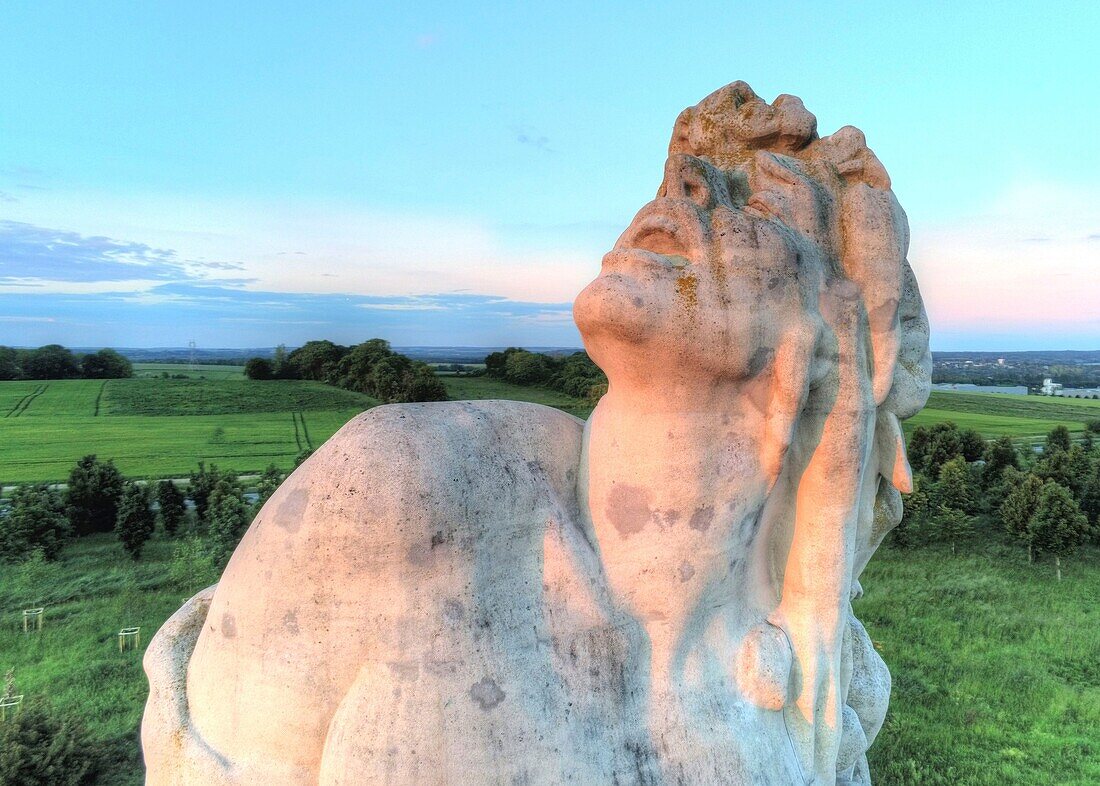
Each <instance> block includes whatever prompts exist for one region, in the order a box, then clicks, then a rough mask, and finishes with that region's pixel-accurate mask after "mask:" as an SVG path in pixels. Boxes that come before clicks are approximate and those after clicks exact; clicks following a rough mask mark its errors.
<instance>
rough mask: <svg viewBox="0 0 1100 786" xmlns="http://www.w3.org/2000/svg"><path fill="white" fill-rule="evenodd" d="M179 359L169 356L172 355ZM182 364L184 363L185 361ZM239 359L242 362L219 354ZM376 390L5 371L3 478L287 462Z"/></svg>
mask: <svg viewBox="0 0 1100 786" xmlns="http://www.w3.org/2000/svg"><path fill="white" fill-rule="evenodd" d="M162 365H164V366H165V367H171V364H162ZM178 368H181V369H185V368H186V367H185V366H180V367H178ZM211 368H212V369H217V370H222V371H225V370H229V371H231V372H232V373H234V374H235V373H237V372H236V371H233V370H234V369H236V368H237V367H235V366H212V367H211ZM442 379H443V383H444V385H445V386H446V388H447V393H448V395H449V396H450V397H451V398H452V399H455V400H462V399H510V400H515V401H531V402H534V403H538V404H545V405H547V406H551V407H555V408H557V409H561V410H563V411H565V412H568V413H570V414H572V415H576V416H577V417H581V418H585V417H587V416H588V414H589V413H590V412H591V411H592V404H591V403H590V402H589V401H587V400H585V399H580V398H574V397H572V396H568V395H566V394H564V393H560V392H558V391H554V390H549V389H547V388H540V387H529V386H522V385H513V384H510V383H508V382H504V381H502V380H497V379H492V378H489V377H467V376H446V377H443V378H442ZM377 404H378V402H377V401H375V400H374V399H372V398H371V397H369V396H365V395H362V394H359V393H353V392H351V391H347V390H341V389H339V388H335V387H332V386H330V385H323V384H321V383H319V382H304V381H299V380H274V381H269V382H254V381H251V380H247V379H244V378H243V377H240V376H238V377H232V376H229V375H228V373H227V374H226V375H225V376H223V377H222V378H218V379H215V378H206V379H200V378H197V377H194V378H188V379H163V378H160V377H146V378H134V379H112V380H107V381H102V380H51V381H44V382H36V381H18V382H0V484H12V483H24V482H33V481H60V480H64V479H65V477H66V476H67V475H68V472H69V470H70V469H71V468H72V466H73V464H74V463H75V462H76V461H77V459H79V458H80V457H81V456H83V455H85V454H87V453H95V454H96V455H98V456H100V457H102V458H112V459H114V460H115V462H116V464H117V465H118V467H119V469H120V470H121V471H122V472H123V473H124V474H126V475H127V476H131V477H150V478H153V477H169V476H170V477H180V476H183V475H186V474H187V473H188V472H190V471H191V470H192V469H193V468H194V467H195V465H196V464H197V463H198V462H199V461H206V462H208V463H215V464H218V465H219V466H221V467H224V468H226V469H232V470H235V471H237V472H242V473H248V472H257V471H260V470H262V469H263V468H264V467H265V466H267V465H268V464H271V463H274V464H275V465H276V466H278V467H280V468H283V469H287V468H289V467H291V466H292V465H293V462H294V458H295V456H297V455H298V453H300V452H301V451H302V450H304V449H306V448H316V447H318V446H319V445H321V443H323V442H324V441H325V440H327V439H328V438H329V437H330V436H332V435H333V434H334V433H335V432H336V431H337V430H338V429H339V428H340V427H341V426H343V425H344V423H346V422H347V421H348V420H350V419H351V418H352V417H354V416H355V415H356V414H358V413H359V412H362V411H363V410H365V409H369V408H370V407H372V406H376V405H377ZM1093 419H1100V401H1093V400H1085V399H1059V398H1045V397H1039V396H1009V395H1003V396H1002V395H996V394H974V393H954V392H945V391H936V392H934V393H933V394H932V396H931V398H930V399H929V401H928V406H927V407H926V408H925V409H924V410H923V411H922V412H920V414H918V415H917V416H916V417H914V418H912V419H910V420H908V421H906V423H905V427H906V431H908V432H911V431H912V429H913V428H915V427H917V426H920V425H931V424H934V423H938V422H942V421H947V420H951V421H954V422H955V423H957V424H958V425H960V426H964V427H969V428H974V429H976V430H977V431H979V432H980V433H981V434H982V435H983V436H985V437H986V438H987V439H992V438H995V437H997V436H1000V435H1001V434H1008V435H1010V436H1012V437H1013V438H1016V439H1018V440H1020V441H1021V442H1037V441H1040V440H1041V439H1042V438H1043V437H1044V435H1045V434H1046V433H1047V432H1048V431H1050V430H1051V429H1052V428H1054V427H1055V426H1059V425H1064V426H1066V427H1067V428H1068V429H1070V431H1072V432H1078V433H1079V432H1081V431H1082V429H1083V428H1084V424H1085V422H1087V421H1088V420H1093Z"/></svg>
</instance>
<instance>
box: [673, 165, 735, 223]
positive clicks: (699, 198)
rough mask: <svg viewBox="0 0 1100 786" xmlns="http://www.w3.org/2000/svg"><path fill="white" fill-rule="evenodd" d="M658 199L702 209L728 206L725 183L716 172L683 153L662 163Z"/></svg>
mask: <svg viewBox="0 0 1100 786" xmlns="http://www.w3.org/2000/svg"><path fill="white" fill-rule="evenodd" d="M657 196H658V197H668V198H669V199H689V200H691V201H692V202H694V203H695V204H697V205H699V207H702V208H704V209H707V210H710V209H712V208H714V207H716V206H717V205H730V204H732V200H731V197H730V187H729V181H728V180H727V179H726V175H725V174H724V173H723V172H722V171H721V170H719V169H718V168H716V167H714V166H711V165H710V164H708V163H707V162H706V161H704V160H703V159H701V158H696V157H695V156H692V155H688V154H687V153H673V154H672V155H670V156H669V157H668V160H667V161H665V178H664V180H663V181H662V182H661V187H660V189H658V191H657Z"/></svg>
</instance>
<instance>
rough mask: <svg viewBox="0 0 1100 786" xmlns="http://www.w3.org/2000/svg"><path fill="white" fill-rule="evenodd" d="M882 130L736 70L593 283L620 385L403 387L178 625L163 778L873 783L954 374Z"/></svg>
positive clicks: (596, 334)
mask: <svg viewBox="0 0 1100 786" xmlns="http://www.w3.org/2000/svg"><path fill="white" fill-rule="evenodd" d="M908 243H909V235H908V225H907V222H906V218H905V214H904V212H903V211H902V209H901V207H900V205H898V202H897V200H896V199H895V198H894V195H893V192H892V191H891V190H890V179H889V177H888V175H887V174H886V170H885V169H884V167H883V166H882V164H881V163H880V162H879V161H878V159H877V158H876V157H875V155H874V153H872V152H871V150H870V149H869V148H868V147H867V145H866V141H865V139H864V136H863V134H862V133H861V132H859V131H858V130H856V129H854V128H851V127H846V128H842V129H841V130H839V131H837V132H836V133H834V134H832V135H831V136H827V137H823V138H822V137H819V136H818V133H817V121H816V119H815V118H814V116H813V115H812V114H810V113H809V112H808V111H807V110H806V108H805V107H804V106H803V104H802V102H801V101H800V100H799V99H797V98H795V97H793V96H780V97H779V98H777V99H776V100H775V101H773V102H771V103H767V102H766V101H764V100H762V99H761V98H759V97H758V96H757V95H756V94H755V93H754V92H753V91H752V90H751V89H750V88H749V87H748V85H746V84H744V83H743V82H735V83H733V84H731V85H728V86H726V87H724V88H722V89H720V90H718V91H716V92H715V93H713V94H712V95H710V96H708V97H707V98H705V99H704V100H703V101H701V102H700V103H699V104H698V105H697V106H694V107H691V108H689V109H686V110H684V112H683V113H681V115H680V117H679V118H678V119H677V120H676V123H675V127H674V129H673V135H672V141H671V144H670V146H669V155H668V160H667V161H666V163H665V167H664V177H663V180H662V182H661V185H660V188H659V189H658V192H657V197H656V198H655V199H654V200H653V201H652V202H650V203H649V204H647V205H646V206H645V207H643V208H642V209H641V211H640V212H639V213H638V215H637V216H636V217H635V219H634V221H633V222H632V223H631V225H630V226H629V227H628V228H627V229H626V231H625V232H624V234H623V235H622V237H621V238H620V239H619V241H618V242H617V243H616V244H615V247H614V248H613V249H612V250H611V251H610V252H609V253H608V254H607V255H606V256H605V257H604V259H603V263H602V268H601V271H600V273H599V276H598V277H597V278H596V279H595V280H594V281H593V282H592V283H591V284H590V285H589V286H588V287H587V288H586V289H585V290H584V291H583V292H581V294H580V295H579V296H578V298H577V300H576V303H575V305H574V317H575V319H576V322H577V325H578V327H579V328H580V331H581V335H582V337H583V339H584V343H585V347H586V349H587V350H588V352H589V354H590V355H591V356H592V358H593V360H594V361H595V362H596V363H597V364H599V366H600V367H601V368H602V369H603V370H604V371H605V372H606V373H607V375H608V379H609V383H610V384H609V389H608V392H607V394H606V395H605V396H604V397H603V398H602V399H601V400H600V402H599V404H598V406H597V407H596V409H595V411H594V412H593V413H592V416H591V417H590V418H589V420H588V421H587V422H582V421H580V420H577V419H576V418H573V417H571V416H569V415H566V414H563V413H561V412H559V411H556V410H553V409H549V408H546V407H541V406H538V405H533V404H525V403H518V402H505V401H478V402H445V403H433V404H405V405H390V406H385V407H378V408H376V409H373V410H370V411H369V412H365V413H363V414H362V415H360V416H358V417H357V418H355V419H354V420H352V421H351V422H350V423H348V424H347V425H346V426H345V427H344V428H343V429H342V430H341V431H340V432H339V433H337V434H336V435H335V436H334V437H333V438H332V439H331V440H329V441H328V442H327V443H326V444H325V445H324V446H323V447H322V448H321V449H320V450H318V451H317V453H316V454H315V455H314V456H313V457H312V458H310V459H309V460H308V461H307V462H306V463H305V464H303V465H302V466H301V467H300V468H299V469H298V470H297V471H295V472H294V474H293V475H291V476H290V477H289V478H288V479H287V481H286V482H285V483H284V484H283V485H282V487H280V489H279V490H278V491H277V492H276V493H275V494H274V495H273V496H272V498H271V499H270V501H269V502H268V503H267V504H266V505H265V506H264V508H263V510H262V511H261V513H260V515H259V516H258V517H257V519H256V521H255V522H254V523H253V524H252V526H251V527H250V529H249V531H248V533H247V534H246V536H245V537H244V540H243V541H242V542H241V544H240V546H239V547H238V548H237V551H236V552H235V554H234V555H233V558H232V560H231V561H230V563H229V566H228V567H227V568H226V570H225V573H224V574H223V576H222V578H221V581H220V582H219V583H218V584H217V585H216V586H215V587H212V588H210V589H208V590H206V591H204V592H203V593H200V594H199V595H198V596H196V597H195V598H194V599H192V600H191V601H189V602H188V603H187V604H186V605H185V606H184V607H183V608H182V609H180V611H179V612H177V614H176V615H175V616H174V617H172V619H170V620H169V621H168V622H167V623H166V624H165V626H164V627H163V628H162V629H161V631H160V632H159V633H158V634H157V637H156V638H155V640H154V641H153V643H152V645H151V646H150V648H149V651H148V652H147V654H146V659H145V665H146V671H147V673H148V675H149V680H150V687H151V690H150V697H149V702H148V706H147V709H146V714H145V719H144V723H143V727H142V740H143V745H144V749H145V758H146V764H147V768H148V778H147V782H148V783H150V784H253V783H280V784H284V783H285V784H326V785H329V784H333V785H334V784H361V783H384V784H476V783H485V784H498V783H500V784H558V783H578V784H589V783H591V784H792V783H806V784H808V783H813V784H834V783H835V784H849V783H855V784H869V783H870V780H871V775H870V773H869V772H868V767H867V758H866V755H865V752H866V750H867V748H868V747H869V746H870V745H871V744H872V743H873V741H874V738H875V735H876V734H877V733H878V731H879V729H880V727H881V725H882V722H883V719H884V717H885V713H886V706H887V702H888V699H889V691H890V676H889V673H888V671H887V669H886V666H885V664H884V663H883V661H882V659H881V658H880V657H879V655H878V653H877V652H876V651H875V649H874V647H873V645H872V643H871V640H870V638H869V637H868V635H867V632H866V631H865V630H864V628H863V626H862V625H861V624H860V623H859V622H858V621H857V620H856V618H855V616H854V615H853V613H852V606H851V601H852V600H853V599H854V598H856V597H858V596H859V595H860V593H861V592H862V588H861V586H860V583H859V575H860V573H861V571H862V570H863V567H864V566H865V565H866V564H867V561H868V559H869V558H870V556H871V554H872V553H873V552H874V550H875V549H876V548H877V546H878V544H879V543H880V542H881V540H882V538H883V536H884V535H885V534H886V532H887V531H888V530H889V529H890V528H891V527H893V526H894V525H896V523H897V522H898V521H899V519H900V516H901V498H900V494H899V492H904V491H907V490H908V489H909V486H910V482H911V480H910V474H909V467H908V464H907V462H906V458H905V449H904V441H903V437H902V432H901V428H900V425H899V420H900V419H903V418H906V417H909V416H911V415H912V414H914V413H915V412H917V411H918V410H919V409H920V408H921V407H922V406H923V404H924V402H925V399H926V398H927V395H928V391H929V381H930V372H931V360H930V356H929V352H928V322H927V318H926V316H925V313H924V308H923V304H922V302H921V298H920V293H919V291H918V289H917V284H916V280H915V278H914V276H913V271H912V270H911V269H910V267H909V264H908V262H907V261H906V252H907V248H908Z"/></svg>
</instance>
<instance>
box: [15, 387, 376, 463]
mask: <svg viewBox="0 0 1100 786" xmlns="http://www.w3.org/2000/svg"><path fill="white" fill-rule="evenodd" d="M377 403H378V402H377V401H376V400H374V399H373V398H371V397H369V396H364V395H361V394H359V393H353V392H350V391H346V390H340V389H338V388H333V387H330V386H328V385H323V384H321V383H318V382H302V381H292V380H279V381H272V382H251V381H248V380H244V379H238V380H233V379H222V380H200V379H185V380H176V379H122V380H108V381H106V382H104V381H101V380H56V381H49V382H2V383H0V483H4V484H10V483H22V482H29V481H60V480H64V478H65V477H66V476H67V475H68V472H69V470H70V469H71V468H72V466H73V464H74V463H76V461H77V459H79V458H80V457H81V456H83V455H85V454H88V453H95V454H96V455H98V456H100V457H101V458H110V459H114V461H115V463H116V464H117V465H118V468H119V469H120V470H121V471H122V473H123V474H124V475H127V476H129V477H179V476H182V475H186V474H187V473H188V472H190V471H191V470H192V469H193V468H194V467H195V465H196V464H197V463H198V462H199V461H206V462H208V463H215V464H217V465H218V466H220V467H224V468H226V469H232V470H235V471H237V472H256V471H259V470H262V469H263V468H264V467H266V466H267V465H268V464H271V463H273V464H275V465H276V466H278V467H280V468H283V469H288V468H290V467H291V466H293V463H294V458H295V457H296V456H297V455H298V453H300V452H301V451H302V450H304V449H307V448H316V447H318V446H319V445H320V444H321V443H323V442H324V441H325V440H326V439H328V438H329V437H330V436H332V434H333V433H335V432H336V431H337V430H338V429H339V428H340V427H341V426H343V424H344V423H346V422H347V421H348V420H350V419H351V418H352V417H354V416H355V415H356V414H358V413H359V412H362V411H363V410H365V409H369V408H370V407H372V406H375V405H377Z"/></svg>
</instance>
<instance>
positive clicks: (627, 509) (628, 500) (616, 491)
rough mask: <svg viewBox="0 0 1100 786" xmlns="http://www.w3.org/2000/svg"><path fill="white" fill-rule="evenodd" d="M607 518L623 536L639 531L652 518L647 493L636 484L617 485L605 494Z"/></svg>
mask: <svg viewBox="0 0 1100 786" xmlns="http://www.w3.org/2000/svg"><path fill="white" fill-rule="evenodd" d="M606 512H607V518H608V519H609V520H610V521H611V523H612V524H613V525H614V526H615V529H617V530H618V531H619V534H620V535H622V536H623V537H624V538H625V537H629V536H630V535H634V534H636V533H638V532H641V531H642V530H643V529H645V527H646V524H648V523H649V522H650V521H651V520H652V519H653V511H652V510H650V508H649V495H648V494H647V493H646V490H645V489H643V488H639V487H637V486H629V485H625V484H623V485H618V486H615V488H613V489H612V490H611V493H610V494H608V495H607V509H606Z"/></svg>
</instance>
